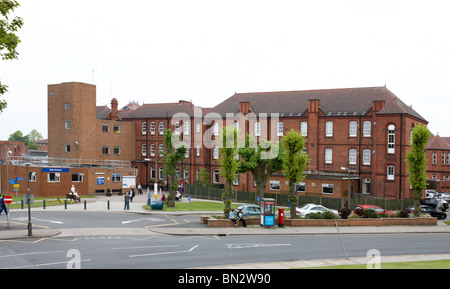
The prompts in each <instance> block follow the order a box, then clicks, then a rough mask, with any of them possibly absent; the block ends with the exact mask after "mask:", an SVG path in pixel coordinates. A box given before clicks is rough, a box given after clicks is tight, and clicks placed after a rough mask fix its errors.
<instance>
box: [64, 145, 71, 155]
mask: <svg viewBox="0 0 450 289" xmlns="http://www.w3.org/2000/svg"><path fill="white" fill-rule="evenodd" d="M64 151H65V152H66V153H70V144H65V145H64Z"/></svg>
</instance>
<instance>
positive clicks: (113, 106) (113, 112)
mask: <svg viewBox="0 0 450 289" xmlns="http://www.w3.org/2000/svg"><path fill="white" fill-rule="evenodd" d="M118 106H119V102H118V101H117V99H115V98H113V99H112V100H111V120H117V119H118V117H117V108H118Z"/></svg>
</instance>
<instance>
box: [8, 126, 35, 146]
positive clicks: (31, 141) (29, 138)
mask: <svg viewBox="0 0 450 289" xmlns="http://www.w3.org/2000/svg"><path fill="white" fill-rule="evenodd" d="M41 139H42V134H40V133H39V132H38V131H37V130H35V129H33V130H32V131H31V132H30V133H29V134H27V135H25V136H24V135H23V133H22V131H20V130H18V131H16V132H15V133H13V134H11V135H9V138H8V140H9V141H20V142H23V143H25V145H26V146H27V149H29V150H34V149H37V148H38V146H37V144H36V142H37V141H39V140H41Z"/></svg>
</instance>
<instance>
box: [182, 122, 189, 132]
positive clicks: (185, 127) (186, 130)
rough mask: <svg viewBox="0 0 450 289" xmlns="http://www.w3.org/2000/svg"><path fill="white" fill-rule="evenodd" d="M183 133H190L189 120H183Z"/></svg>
mask: <svg viewBox="0 0 450 289" xmlns="http://www.w3.org/2000/svg"><path fill="white" fill-rule="evenodd" d="M183 134H184V135H189V122H187V121H185V122H183Z"/></svg>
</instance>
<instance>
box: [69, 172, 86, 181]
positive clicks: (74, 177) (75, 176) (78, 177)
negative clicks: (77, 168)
mask: <svg viewBox="0 0 450 289" xmlns="http://www.w3.org/2000/svg"><path fill="white" fill-rule="evenodd" d="M83 176H84V174H82V173H72V182H79V183H82V182H83Z"/></svg>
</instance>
